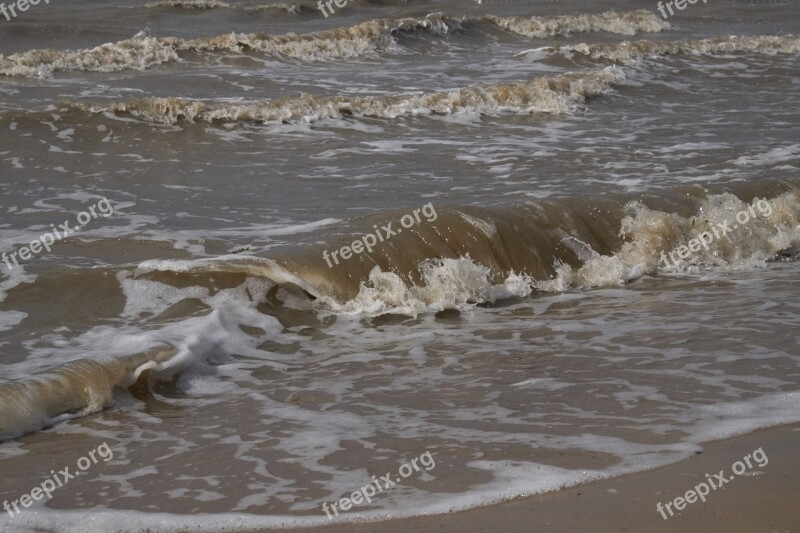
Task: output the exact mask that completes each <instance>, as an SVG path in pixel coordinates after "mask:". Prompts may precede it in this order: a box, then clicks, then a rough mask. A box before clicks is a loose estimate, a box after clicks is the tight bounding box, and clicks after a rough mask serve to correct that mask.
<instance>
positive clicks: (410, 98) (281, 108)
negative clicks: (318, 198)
mask: <svg viewBox="0 0 800 533" xmlns="http://www.w3.org/2000/svg"><path fill="white" fill-rule="evenodd" d="M622 77H623V76H622V72H621V71H620V70H618V69H615V68H613V67H607V68H605V69H602V70H597V71H591V72H585V73H574V74H562V75H558V76H550V77H540V78H535V79H533V80H529V81H526V82H520V83H512V84H503V85H489V86H479V87H467V88H463V89H456V90H452V91H441V92H432V93H426V94H421V95H398V96H367V97H362V96H357V97H344V96H332V97H327V96H310V95H308V96H303V97H299V98H288V99H281V100H263V101H258V102H241V103H218V102H213V103H204V102H201V101H197V100H187V99H183V98H143V99H138V100H132V101H129V102H114V103H108V104H88V105H87V104H83V103H71V104H69V105H71V106H72V107H74V108H77V109H80V110H82V111H86V112H89V113H124V114H127V115H130V116H133V117H136V118H139V119H142V120H146V121H148V122H154V123H159V124H175V123H178V122H180V121H188V122H194V121H207V122H215V121H219V122H236V121H249V122H261V123H291V122H298V121H307V122H313V121H316V120H320V119H324V118H339V119H340V118H346V117H370V118H386V119H391V118H398V117H408V116H416V115H430V114H451V113H459V112H473V113H481V114H497V113H569V112H571V111H572V110H574V109H575V107H576V106H577V105H579V104H581V103H583V102H584V101H585V100H586V98H588V97H591V96H596V95H600V94H603V93H605V92H607V91H608V90H610V88H611V87H612V85H613V84H614V83H616V82H617V81H619V80H620V79H622Z"/></svg>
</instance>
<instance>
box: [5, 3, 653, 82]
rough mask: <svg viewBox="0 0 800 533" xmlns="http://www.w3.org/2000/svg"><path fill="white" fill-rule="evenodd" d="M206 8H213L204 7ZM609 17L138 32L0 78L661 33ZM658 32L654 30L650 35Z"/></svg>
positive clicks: (50, 54)
mask: <svg viewBox="0 0 800 533" xmlns="http://www.w3.org/2000/svg"><path fill="white" fill-rule="evenodd" d="M209 1H211V2H213V0H209ZM645 13H648V12H646V11H641V12H640V11H636V12H632V13H615V12H609V13H604V14H601V15H579V16H567V17H532V18H530V19H522V18H518V17H517V18H499V17H481V18H469V17H450V16H447V15H444V14H441V13H436V14H431V15H428V16H427V17H424V18H422V19H417V18H405V19H400V20H397V19H373V20H369V21H366V22H362V23H360V24H356V25H355V26H350V27H345V28H336V29H332V30H325V31H320V32H315V33H308V34H300V35H298V34H294V33H290V34H287V35H267V34H263V33H230V34H225V35H219V36H214V37H203V38H198V39H181V38H178V37H161V38H155V37H150V36H148V35H147V34H146V33H145V32H141V33H139V34H137V35H136V36H134V37H133V38H131V39H126V40H123V41H119V42H116V43H107V44H103V45H101V46H97V47H94V48H88V49H81V50H29V51H27V52H19V53H15V54H11V55H8V56H5V55H0V74H2V75H4V76H23V77H46V76H49V75H51V74H52V73H53V72H57V71H75V70H79V71H92V72H112V71H119V70H144V69H147V68H149V67H152V66H155V65H159V64H162V63H167V62H171V61H179V60H180V53H181V52H189V51H192V52H216V51H229V52H238V53H242V52H244V51H248V50H251V51H255V52H261V53H265V54H269V55H274V56H278V57H284V58H289V59H295V60H300V61H324V60H334V59H344V58H353V57H359V56H364V55H369V54H377V53H379V52H381V51H384V50H387V49H389V48H391V47H392V46H393V45H395V44H396V38H397V36H399V35H401V34H408V33H417V32H425V33H430V34H432V35H446V34H449V33H452V32H454V31H462V30H463V29H464V28H465V27H466V26H468V25H469V24H470V23H472V24H477V25H481V24H487V23H488V24H491V25H493V26H495V27H499V28H503V29H507V30H508V31H511V32H513V33H516V34H521V35H530V36H539V35H560V34H566V33H571V32H578V31H600V30H602V31H617V32H622V33H624V34H629V33H630V32H631V31H636V30H637V29H638V30H639V31H660V29H663V28H665V27H666V26H663V24H662V25H661V26H659V24H661V23H657V19H655V18H653V19H652V20H651V18H652V17H655V15H653V14H652V13H650V14H649V15H650V16H647V15H645ZM657 28H659V29H657Z"/></svg>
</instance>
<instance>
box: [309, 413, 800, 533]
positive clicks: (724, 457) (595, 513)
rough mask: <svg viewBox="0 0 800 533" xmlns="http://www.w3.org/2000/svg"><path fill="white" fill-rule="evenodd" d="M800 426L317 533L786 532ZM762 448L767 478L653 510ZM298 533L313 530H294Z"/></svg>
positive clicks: (797, 476) (747, 479)
mask: <svg viewBox="0 0 800 533" xmlns="http://www.w3.org/2000/svg"><path fill="white" fill-rule="evenodd" d="M799 445H800V424H793V425H787V426H780V427H777V428H770V429H766V430H761V431H756V432H754V433H750V434H748V435H743V436H740V437H735V438H732V439H725V440H721V441H715V442H711V443H708V444H706V445H704V447H703V452H702V453H700V454H698V455H695V456H694V457H691V458H689V459H687V460H685V461H681V462H679V463H676V464H673V465H669V466H666V467H663V468H659V469H656V470H651V471H648V472H640V473H636V474H632V475H628V476H622V477H619V478H615V479H609V480H602V481H597V482H594V483H589V484H585V485H581V486H578V487H573V488H569V489H565V490H562V491H559V492H557V493H548V494H541V495H537V496H532V497H529V498H521V499H517V500H514V501H510V502H507V503H503V504H499V505H493V506H490V507H484V508H480V509H474V510H470V511H465V512H460V513H453V514H449V515H442V516H434V517H426V518H417V519H411V520H391V521H387V522H381V523H369V524H344V523H342V524H337V525H333V526H330V527H324V528H314V529H313V531H325V532H326V533H328V532H329V533H335V532H343V533H344V532H351V531H352V532H368V531H381V532H382V533H395V532H397V533H399V532H407V531H423V532H426V531H436V532H441V533H449V532H453V533H455V532H463V531H470V532H472V531H474V532H483V531H485V532H497V531H503V532H515V531H520V532H521V531H526V532H529V531H554V532H555V531H558V532H561V531H602V532H605V531H609V532H611V531H614V532H623V531H625V532H642V531H647V532H656V533H657V532H661V531H664V532H675V531H681V532H686V533H693V532H698V533H700V532H703V533H708V532H709V531H725V532H728V533H735V532H748V533H753V532H770V533H789V532H792V531H797V530H798V523H800V506H798V504H797V500H798V496H800V446H799ZM758 448H762V449H763V450H764V453H765V454H766V456H767V457H768V459H769V463H768V464H767V465H766V466H764V467H763V468H756V469H754V470H760V471H761V472H763V475H756V476H747V474H745V475H743V476H737V477H736V478H735V479H734V480H732V481H730V482H729V483H727V484H726V485H725V486H724V487H722V488H720V489H718V490H715V491H712V492H711V494H710V495H709V496H707V498H706V502H705V503H702V502H700V501H697V502H695V503H693V504H690V505H687V506H686V508H685V509H684V510H683V511H680V512H678V513H677V514H676V515H675V516H673V517H671V518H669V519H668V520H664V519H663V518H662V517H661V515H660V514H659V513H658V511H657V510H656V504H657V503H658V502H662V503H665V502H666V501H668V500H672V499H674V498H676V497H678V496H681V495H683V494H685V493H686V491H687V490H689V489H691V488H692V487H694V486H695V485H697V484H698V483H700V482H701V481H703V480H704V479H705V474H706V473H709V474H711V475H712V476H713V475H714V473H717V472H719V470H720V469H725V471H726V475H729V474H730V468H731V465H732V464H733V463H734V462H736V461H738V460H740V459H742V458H743V457H744V456H745V455H747V454H749V453H751V452H752V451H753V450H756V449H758ZM295 531H310V530H308V529H305V530H295Z"/></svg>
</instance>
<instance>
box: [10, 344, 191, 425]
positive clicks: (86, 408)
mask: <svg viewBox="0 0 800 533" xmlns="http://www.w3.org/2000/svg"><path fill="white" fill-rule="evenodd" d="M175 355H176V350H174V349H170V348H164V349H159V350H154V351H150V352H145V353H141V354H135V355H129V356H123V357H115V358H107V359H102V360H93V359H79V360H77V361H72V362H70V363H66V364H64V365H61V366H59V367H56V368H54V369H52V370H50V371H48V372H46V373H43V374H40V375H38V376H35V377H33V378H30V379H26V380H20V381H15V382H11V383H4V384H0V405H1V406H2V409H0V441H2V440H4V439H11V438H15V437H18V436H20V435H24V434H25V433H30V432H33V431H37V430H39V429H41V428H43V427H47V426H49V425H52V424H55V423H57V422H59V421H62V420H66V419H69V418H77V417H81V416H86V415H88V414H91V413H96V412H98V411H102V410H103V409H105V408H107V407H109V406H110V405H111V404H113V402H114V389H115V388H117V387H122V388H128V387H130V386H132V385H133V384H135V383H136V381H137V380H138V379H139V378H140V376H141V375H142V374H143V373H144V372H146V371H154V372H164V371H167V370H168V369H170V368H172V367H174V366H175V365H179V364H180V362H179V361H178V360H177V359H176V358H175V357H174V356H175Z"/></svg>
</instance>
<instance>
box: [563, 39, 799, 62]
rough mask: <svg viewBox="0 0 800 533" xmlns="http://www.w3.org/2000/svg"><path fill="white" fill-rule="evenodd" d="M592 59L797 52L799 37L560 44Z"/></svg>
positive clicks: (629, 59)
mask: <svg viewBox="0 0 800 533" xmlns="http://www.w3.org/2000/svg"><path fill="white" fill-rule="evenodd" d="M561 50H564V51H569V52H575V53H578V54H583V55H586V56H589V57H591V58H593V59H607V60H611V61H615V62H619V63H628V62H631V61H634V60H636V59H639V58H643V57H657V56H664V55H679V54H680V55H718V54H731V53H736V52H747V53H757V54H765V55H777V54H797V53H798V52H800V37H799V36H797V35H784V36H770V35H756V36H736V35H729V36H722V37H714V38H711V39H696V40H688V39H687V40H681V41H647V40H641V41H632V42H625V43H620V44H586V43H582V44H577V45H567V46H563V47H561Z"/></svg>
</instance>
